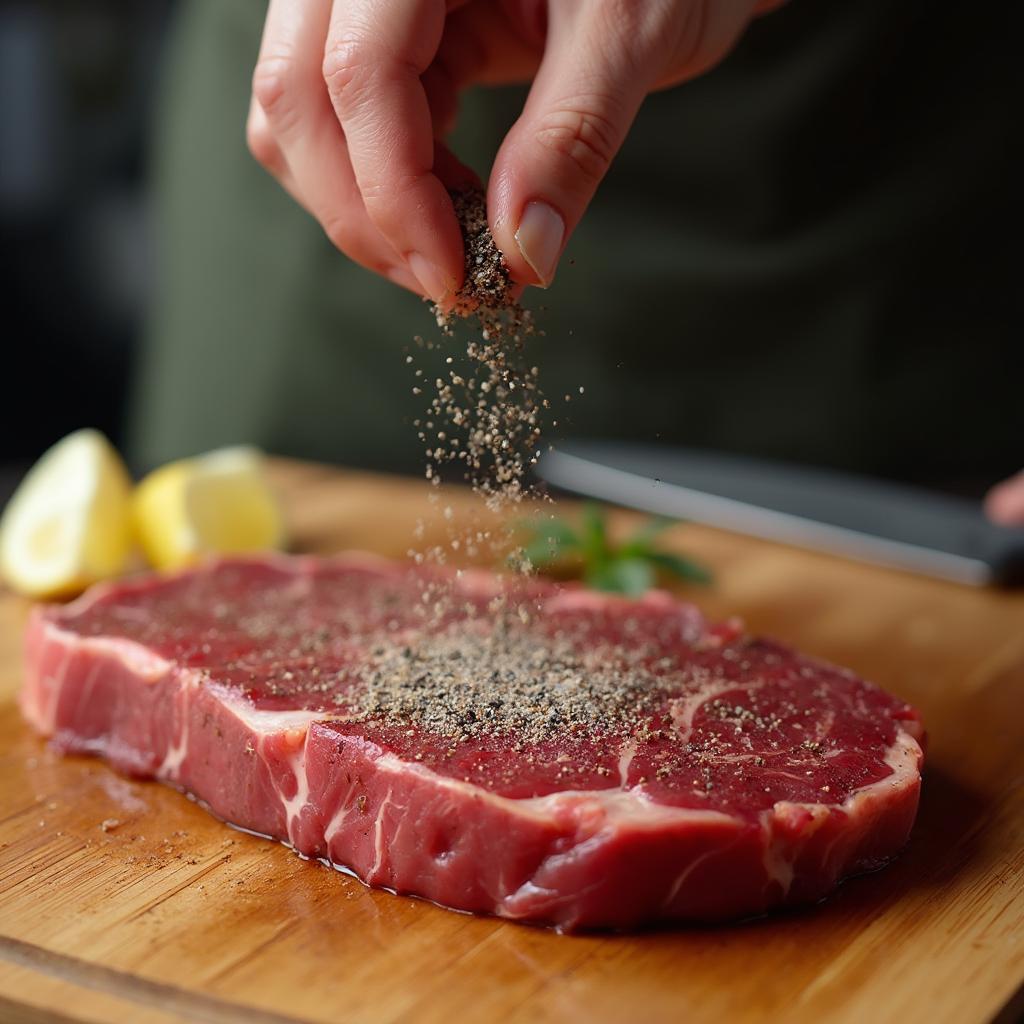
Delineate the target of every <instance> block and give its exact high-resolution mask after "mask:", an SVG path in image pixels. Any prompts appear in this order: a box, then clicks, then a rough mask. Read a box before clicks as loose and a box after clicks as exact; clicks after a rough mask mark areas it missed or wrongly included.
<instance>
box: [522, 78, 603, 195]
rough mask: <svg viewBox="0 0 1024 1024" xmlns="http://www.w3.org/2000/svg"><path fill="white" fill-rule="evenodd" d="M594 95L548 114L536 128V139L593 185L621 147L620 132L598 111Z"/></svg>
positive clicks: (601, 176)
mask: <svg viewBox="0 0 1024 1024" xmlns="http://www.w3.org/2000/svg"><path fill="white" fill-rule="evenodd" d="M597 106H598V104H596V103H594V102H593V100H592V99H591V98H587V99H586V101H585V102H582V103H581V102H580V101H579V100H575V101H573V102H572V103H571V104H569V105H566V106H564V107H561V108H559V109H557V110H554V111H551V112H550V113H548V114H547V115H545V117H544V119H543V121H542V122H541V124H540V126H539V128H538V130H537V141H538V142H539V143H540V144H541V145H542V146H543V147H544V148H546V149H548V150H550V151H551V152H553V153H555V154H556V155H557V156H558V157H560V158H562V159H564V160H567V161H569V162H570V163H571V164H572V165H574V167H575V169H576V170H577V171H578V173H579V174H580V175H582V177H583V178H584V179H585V180H586V181H587V182H588V183H590V184H595V185H596V184H597V182H598V181H600V180H601V178H603V177H604V175H605V172H606V171H607V170H608V167H609V165H610V164H611V162H612V158H613V157H614V156H615V152H616V150H617V149H618V146H619V133H618V131H617V130H616V129H615V126H614V124H613V123H612V121H611V120H610V119H609V118H608V117H606V116H604V115H603V114H599V113H597V112H596V109H595V108H596V107H597Z"/></svg>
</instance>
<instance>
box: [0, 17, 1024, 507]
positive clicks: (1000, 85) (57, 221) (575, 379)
mask: <svg viewBox="0 0 1024 1024" xmlns="http://www.w3.org/2000/svg"><path fill="white" fill-rule="evenodd" d="M846 6H847V5H829V4H821V3H820V2H819V0H793V2H792V3H791V4H790V5H788V7H787V8H785V9H783V10H782V11H781V12H780V13H779V14H777V15H774V16H772V17H770V18H765V19H763V20H761V21H759V22H757V23H756V24H755V25H754V26H753V28H752V29H751V31H750V32H749V33H748V36H747V37H746V38H745V39H744V40H743V42H742V43H741V44H740V46H739V47H738V49H737V50H736V52H735V53H734V54H733V55H731V56H730V57H729V58H728V59H727V61H726V62H725V64H724V65H722V67H720V68H718V69H716V70H715V71H714V72H712V73H711V74H710V75H708V76H706V77H705V78H703V79H701V80H699V81H697V82H694V83H692V84H691V85H688V86H686V87H685V88H684V89H682V90H673V91H672V92H670V93H665V94H660V95H658V96H655V97H653V98H652V99H651V100H650V101H649V103H648V105H647V107H646V108H645V110H644V111H643V113H642V114H641V118H640V120H639V121H638V125H637V130H636V132H635V133H634V137H632V138H631V139H630V140H629V142H628V143H627V147H626V149H625V150H624V152H623V154H622V157H621V159H620V160H619V161H618V162H617V163H616V166H615V168H614V170H613V172H612V174H611V175H610V176H609V179H608V182H607V184H606V186H605V187H604V188H603V190H602V192H601V193H600V195H599V198H598V200H597V203H596V204H595V206H594V209H593V210H592V212H591V214H590V215H589V216H588V218H587V220H586V222H585V224H584V225H583V226H582V227H581V229H580V231H579V233H578V235H577V237H576V238H575V239H574V241H573V244H572V247H571V249H570V252H569V253H568V254H567V258H566V260H565V263H564V265H563V267H562V269H561V271H560V279H559V281H558V282H557V283H556V285H555V287H553V288H552V289H551V290H550V292H548V293H546V294H544V295H541V294H539V293H536V294H534V295H533V296H532V298H531V302H532V304H533V305H534V306H535V307H540V306H543V307H545V308H538V314H539V317H540V320H541V325H542V327H543V328H544V329H545V331H546V337H545V338H544V339H542V341H541V342H538V344H539V345H541V346H542V351H543V356H542V358H543V360H544V362H543V363H542V364H541V365H542V369H543V373H544V378H543V379H544V381H545V383H546V386H547V390H548V393H549V394H552V395H559V396H560V395H561V394H562V393H563V392H567V391H569V390H572V391H573V392H574V393H575V392H576V391H577V390H578V386H579V385H585V386H586V392H587V398H586V400H585V401H582V400H581V401H579V402H577V403H575V404H574V405H573V406H572V408H571V409H570V408H566V409H565V411H564V414H563V416H562V424H561V425H560V427H559V428H558V430H557V431H555V434H558V433H561V432H566V433H569V434H574V435H590V436H621V437H633V438H637V439H641V440H654V439H655V438H657V439H660V440H663V441H677V442H680V443H687V444H695V445H703V446H706V447H712V448H715V447H717V448H721V449H724V450H730V451H737V452H744V453H748V454H761V455H767V456H772V457H777V458H785V459H791V460H795V461H801V462H806V463H812V464H822V465H832V466H836V467H839V468H846V469H853V470H859V471H862V472H868V473H872V474H875V475H878V476H883V477H890V478H895V479H904V480H911V481H916V482H921V483H926V484H928V485H931V486H935V487H938V488H942V489H947V490H956V491H959V492H962V493H966V494H971V495H980V494H981V493H983V491H984V489H985V488H986V487H987V486H989V485H990V484H992V483H994V482H995V481H996V480H998V479H1000V478H1002V477H1005V476H1008V475H1010V474H1011V473H1012V472H1014V471H1015V470H1017V469H1019V468H1020V465H1021V463H1022V461H1024V394H1022V387H1021V377H1020V373H1019V365H1018V359H1019V354H1020V347H1021V328H1022V326H1024V317H1022V313H1021V289H1020V286H1019V281H1018V280H1017V277H1018V272H1017V268H1018V267H1019V254H1017V253H1016V251H1015V250H1016V232H1015V231H1014V230H1012V227H1013V224H1014V223H1015V221H1016V216H1015V214H1016V213H1017V212H1019V210H1017V206H1018V202H1019V200H1018V197H1017V195H1016V192H1017V191H1018V189H1019V181H1020V170H1021V168H1020V165H1019V162H1018V161H1017V158H1016V157H1015V156H1014V155H1012V153H1011V145H1010V139H1011V135H1012V134H1016V128H1015V127H1014V125H1015V117H1016V114H1015V111H1016V110H1018V109H1019V107H1018V103H1019V99H1020V84H1021V83H1020V63H1021V62H1020V61H1019V59H1017V58H1016V55H1015V54H1013V53H1012V40H1013V38H1014V35H1013V33H1012V32H1011V31H1010V27H1009V23H1008V17H1009V8H1010V7H1011V6H1012V5H993V9H992V10H984V11H970V10H966V9H964V8H963V6H962V5H955V4H952V3H949V4H931V5H926V4H924V3H913V2H909V0H899V2H889V0H885V2H881V0H864V2H863V3H860V4H857V5H849V7H850V8H853V7H855V8H857V10H856V11H853V10H850V9H845V10H840V9H839V8H845V7H846ZM1004 7H1005V10H1004V9H1003V8H1004ZM262 10H263V5H262V4H259V3H257V2H255V0H204V2H202V3H199V2H192V3H189V2H184V0H182V2H176V0H134V2H133V3H131V4H126V3H123V2H114V0H109V2H105V0H76V2H71V0H68V2H63V3H62V2H57V0H49V2H48V0H34V2H32V3H17V2H5V3H3V5H2V6H0V80H2V95H3V97H4V99H3V104H2V106H0V219H2V223H3V237H4V244H3V266H4V273H3V278H2V288H3V302H4V309H5V314H6V316H5V321H6V323H5V330H4V339H5V340H4V342H3V351H4V353H5V356H6V366H7V372H5V374H4V379H5V382H6V385H7V386H6V387H5V389H4V390H5V395H4V399H5V401H4V412H3V418H4V424H5V429H4V431H3V433H2V435H0V501H2V499H3V498H4V497H5V495H6V493H9V491H10V489H11V487H12V486H13V483H14V482H15V481H16V480H17V478H18V477H19V475H20V473H21V472H22V471H23V470H24V469H25V468H26V467H27V465H28V464H29V463H31V462H32V461H33V460H34V459H35V458H36V457H37V456H38V455H39V454H40V453H41V452H42V450H43V449H44V448H45V447H46V446H47V445H49V444H50V443H52V442H53V441H55V440H57V439H58V438H59V437H61V436H62V435H64V434H66V433H67V432H68V431H70V430H72V429H74V428H76V427H80V426H85V425H92V426H96V427H98V428H100V429H102V430H103V431H105V432H106V433H107V434H108V435H109V436H110V437H111V439H112V440H113V441H114V442H115V443H116V444H117V445H119V446H120V447H121V448H122V449H123V450H124V451H125V452H126V453H127V454H128V456H129V459H130V461H131V462H132V463H133V466H134V468H136V469H137V470H141V469H144V468H148V467H149V466H151V465H153V464H155V463H157V462H160V461H164V460H166V459H170V458H174V457H178V456H181V455H186V454H191V453H193V452H195V451H200V450H204V449H207V448H211V447H214V446H216V445H221V444H228V443H234V442H253V443H257V444H260V445H263V446H264V447H265V448H267V449H268V450H270V451H273V452H279V453H282V454H288V455H295V456H301V457H310V458H319V459H325V460H330V461H335V462H340V463H346V464H355V465H366V466H373V467H377V468H384V469H391V470H401V471H417V470H418V468H419V464H420V453H419V451H418V448H417V445H416V443H415V440H414V432H413V431H412V429H411V428H410V426H409V422H408V421H409V419H410V418H411V417H412V416H414V415H416V414H417V413H418V409H417V407H416V406H415V405H414V404H413V402H412V399H411V398H410V394H409V392H410V384H411V381H410V379H409V377H408V371H407V370H406V368H405V367H404V360H403V358H402V355H401V354H402V352H403V351H404V349H405V348H406V346H408V344H409V342H410V339H411V337H412V335H413V334H414V333H420V332H424V331H426V330H428V329H429V328H430V318H429V316H428V315H427V313H426V311H425V310H424V309H423V307H422V305H421V304H420V303H418V302H417V300H416V299H415V298H413V297H412V296H408V295H406V294H404V293H399V292H398V290H397V289H395V288H394V287H393V286H392V285H390V284H388V283H386V282H383V281H377V280H375V279H373V278H371V276H370V275H368V274H366V273H365V272H364V271H362V270H359V269H358V268H354V267H352V266H350V265H348V264H347V262H346V261H345V260H344V258H343V257H341V256H340V255H339V254H337V253H335V252H334V251H333V250H332V249H331V248H330V246H329V245H328V244H327V242H326V240H325V239H324V238H323V237H322V234H321V233H320V232H319V229H318V228H317V227H316V226H315V225H314V224H313V223H312V222H311V221H309V220H308V218H306V217H305V215H304V214H302V213H301V211H298V210H297V209H295V208H294V207H293V205H292V204H291V202H290V200H288V199H287V197H285V196H284V195H283V193H281V192H280V190H279V189H278V188H277V186H276V184H275V183H274V182H272V181H271V180H270V179H269V178H268V177H267V176H266V175H265V174H264V172H263V171H262V170H260V169H259V168H258V167H256V165H255V164H254V162H253V161H252V160H251V158H250V157H249V155H248V153H247V152H246V150H245V145H244V116H245V108H246V105H247V95H248V81H249V76H250V73H251V68H252V64H253V62H254V59H255V54H256V47H257V45H258V38H259V30H260V25H261V17H262ZM521 102H522V93H521V91H519V90H497V91H494V92H492V93H490V94H487V95H480V96H475V97H473V98H471V100H470V101H469V102H468V103H467V106H466V109H465V111H464V115H463V118H462V120H461V122H460V126H459V129H458V135H457V140H456V149H457V151H458V152H460V153H461V154H463V155H465V156H466V157H467V159H468V160H469V162H471V163H474V164H475V165H476V166H477V167H478V169H480V170H482V171H483V170H485V169H486V165H487V161H488V160H489V155H490V154H492V153H493V151H494V148H495V147H496V145H497V143H498V141H499V140H500V138H501V135H502V133H503V131H504V129H505V128H506V127H507V125H508V124H509V123H510V122H511V120H512V118H513V117H514V115H515V112H516V110H517V108H518V106H519V105H520V104H521Z"/></svg>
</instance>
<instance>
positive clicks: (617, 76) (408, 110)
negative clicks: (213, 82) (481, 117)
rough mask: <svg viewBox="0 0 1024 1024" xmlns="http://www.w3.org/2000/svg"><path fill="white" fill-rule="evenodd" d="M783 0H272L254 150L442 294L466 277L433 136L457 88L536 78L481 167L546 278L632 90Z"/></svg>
mask: <svg viewBox="0 0 1024 1024" xmlns="http://www.w3.org/2000/svg"><path fill="white" fill-rule="evenodd" d="M779 4H780V0H553V2H551V3H547V2H545V0H469V2H466V0H448V2H447V3H446V2H445V0H270V5H269V8H268V11H267V18H266V24H265V26H264V31H263V42H262V44H261V47H260V55H259V60H258V62H257V66H256V71H255V73H254V75H253V98H252V103H251V105H250V111H249V121H248V130H247V135H248V142H249V148H250V149H251V151H252V153H253V155H254V156H255V157H256V159H257V160H259V162H260V163H261V164H263V166H264V167H266V168H267V169H268V170H269V171H270V172H271V173H272V174H274V176H275V177H277V179H278V180H279V181H280V182H281V184H282V185H283V186H284V187H285V188H286V189H287V190H288V191H289V192H290V193H291V194H292V195H293V196H294V197H295V199H297V200H298V201H299V202H300V203H301V204H302V205H303V206H304V207H305V208H306V209H307V210H308V211H309V212H310V213H312V214H313V216H314V217H316V218H317V220H318V221H319V222H320V223H321V224H322V225H323V227H324V230H325V231H326V232H327V235H328V237H329V238H330V239H331V241H332V242H333V243H334V244H335V245H336V246H337V247H338V248H339V249H341V250H342V251H343V252H345V253H346V254H347V255H349V256H350V257H351V258H352V259H354V260H356V261H357V262H359V263H361V264H362V265H363V266H365V267H369V268H370V269H371V270H375V271H377V272H378V273H380V274H383V275H385V276H387V277H389V278H391V280H393V281H395V282H397V283H398V284H401V285H404V286H405V287H407V288H410V289H412V290H413V291H415V292H417V293H418V294H421V295H426V296H428V297H430V298H432V299H434V300H435V301H437V302H440V303H441V304H442V305H447V304H449V302H450V299H451V297H452V296H453V295H454V293H455V291H456V290H457V289H458V288H459V287H460V286H461V284H462V276H463V264H462V240H461V235H460V233H459V228H458V224H457V223H456V220H455V215H454V212H453V210H452V205H451V201H450V199H449V196H448V188H450V187H459V186H465V185H467V184H471V183H474V182H475V176H474V175H473V174H472V172H471V171H469V170H468V169H467V168H466V167H464V166H463V165H462V164H460V163H459V162H458V160H456V159H455V157H454V156H453V155H452V154H451V152H450V151H449V150H448V149H447V148H446V147H445V146H444V144H443V142H441V141H439V140H440V139H441V138H442V137H443V135H444V134H445V133H446V132H447V131H448V130H450V128H451V125H452V123H453V121H454V117H455V114H456V111H457V107H458V95H459V93H460V92H461V91H462V90H463V89H465V88H467V87H468V86H470V85H474V84H477V83H491V84H493V83H498V82H514V81H529V80H532V83H533V84H532V87H531V89H530V94H529V97H528V99H527V102H526V106H525V108H524V109H523V113H522V115H521V116H520V118H519V120H518V121H517V122H516V123H515V125H514V126H513V127H512V129H511V131H510V132H509V133H508V135H507V137H506V138H505V140H504V143H503V144H502V146H501V149H500V152H499V153H498V156H497V159H496V160H495V164H494V167H493V169H492V171H491V178H490V185H489V188H488V211H489V217H490V224H491V231H492V232H493V234H494V238H495V241H496V242H497V244H498V246H499V248H500V249H501V250H502V251H503V252H504V253H505V257H506V260H507V261H508V264H509V268H510V270H511V273H512V277H513V278H514V280H516V281H518V282H520V283H521V284H539V285H545V286H546V285H547V284H549V283H550V282H551V280H552V278H553V276H554V273H555V268H556V266H557V263H558V259H559V257H560V256H561V253H562V250H563V249H564V247H565V243H566V241H567V240H568V237H569V235H570V234H571V232H572V230H573V229H574V228H575V226H576V224H577V223H578V222H579V220H580V218H581V217H582V215H583V212H584V211H585V209H586V207H587V205H588V203H589V202H590V200H591V198H592V197H593V195H594V192H595V190H596V188H597V186H598V184H599V183H600V181H601V179H602V178H603V177H604V175H605V172H606V171H607V170H608V166H609V164H610V163H611V161H612V159H613V158H614V156H615V154H616V153H617V152H618V150H619V147H620V146H621V145H622V142H623V139H624V138H625V136H626V133H627V132H628V130H629V127H630V125H631V124H632V122H633V118H634V117H635V116H636V113H637V110H638V109H639V107H640V104H641V102H642V101H643V99H644V97H645V96H646V95H647V94H648V93H649V92H651V91H652V90H654V89H658V88H663V87H665V86H668V85H673V84H676V83H678V82H682V81H685V80H686V79H688V78H692V77H694V76H695V75H698V74H700V73H701V72H703V71H705V70H707V69H708V68H710V67H712V66H713V65H714V64H716V63H717V62H718V61H719V60H721V59H722V57H723V56H725V54H726V53H727V52H728V50H729V49H730V48H731V47H732V45H733V43H734V42H735V41H736V39H737V38H738V37H739V35H740V33H741V32H742V31H743V29H744V28H745V27H746V25H747V24H748V22H749V21H750V20H751V18H752V17H753V16H754V15H755V14H757V13H760V12H762V11H765V10H769V9H771V8H774V7H777V6H779Z"/></svg>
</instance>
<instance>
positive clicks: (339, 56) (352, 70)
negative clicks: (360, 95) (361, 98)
mask: <svg viewBox="0 0 1024 1024" xmlns="http://www.w3.org/2000/svg"><path fill="white" fill-rule="evenodd" d="M376 63H377V62H376V61H375V59H374V55H373V53H372V49H371V47H370V46H369V45H368V44H367V43H366V42H365V41H364V40H362V39H359V38H355V37H344V38H341V39H338V40H335V41H334V42H333V43H331V45H330V46H329V47H328V49H327V52H326V53H325V54H324V61H323V65H322V67H321V73H322V75H323V79H324V81H325V82H326V83H327V91H328V92H329V93H330V95H331V98H332V99H333V100H334V101H335V102H336V103H341V104H344V103H347V102H348V100H349V99H350V98H351V96H352V95H353V93H354V92H355V91H356V90H358V89H359V87H360V85H361V84H362V83H364V82H365V81H366V79H367V78H368V77H369V76H370V75H371V74H372V73H373V69H374V67H375V65H376Z"/></svg>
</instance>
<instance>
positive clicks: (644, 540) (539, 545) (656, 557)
mask: <svg viewBox="0 0 1024 1024" xmlns="http://www.w3.org/2000/svg"><path fill="white" fill-rule="evenodd" d="M675 522H676V521H675V520H672V519H666V518H663V517H656V518H652V519H650V520H648V521H647V522H646V523H644V524H643V525H642V526H641V527H640V528H639V529H638V530H637V531H636V532H635V533H633V534H632V535H631V536H629V537H627V538H626V540H624V541H623V542H622V543H621V544H615V543H614V542H613V541H612V540H611V539H610V538H609V536H608V514H607V510H606V509H605V508H604V507H602V506H599V505H596V504H593V503H588V504H586V505H584V506H583V510H582V512H581V514H580V521H579V523H578V524H573V523H572V522H570V521H569V520H567V519H564V518H561V517H558V516H555V517H553V518H551V519H548V520H546V521H545V522H543V523H540V524H537V523H532V522H531V523H528V524H524V525H525V526H526V528H527V531H528V539H527V542H526V544H525V545H524V547H523V553H524V554H525V555H526V557H527V558H528V559H529V560H530V562H531V563H532V564H533V565H534V566H536V567H537V568H548V567H551V566H555V565H558V564H559V563H563V562H567V561H569V560H570V559H571V560H574V561H580V562H582V564H583V580H584V582H585V583H586V584H587V586H588V587H591V588H593V589H594V590H604V591H610V592H612V593H618V594H626V595H628V596H630V597H638V596H639V595H640V594H643V593H645V592H646V591H648V590H650V588H651V587H652V586H654V584H655V581H656V580H657V576H658V572H659V571H660V572H663V573H664V574H666V575H668V576H672V577H674V578H676V579H680V580H685V581H687V582H690V583H710V582H711V574H710V573H709V572H708V571H707V570H706V569H705V568H704V567H703V566H701V565H699V564H698V563H697V562H695V561H693V560H692V559H690V558H687V557H685V556H684V555H679V554H676V553H675V552H673V551H665V550H663V549H662V548H660V547H658V546H657V545H656V543H655V542H656V541H657V539H658V537H659V536H660V535H661V534H662V533H663V532H664V531H665V530H666V529H668V527H670V526H673V525H675Z"/></svg>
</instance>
